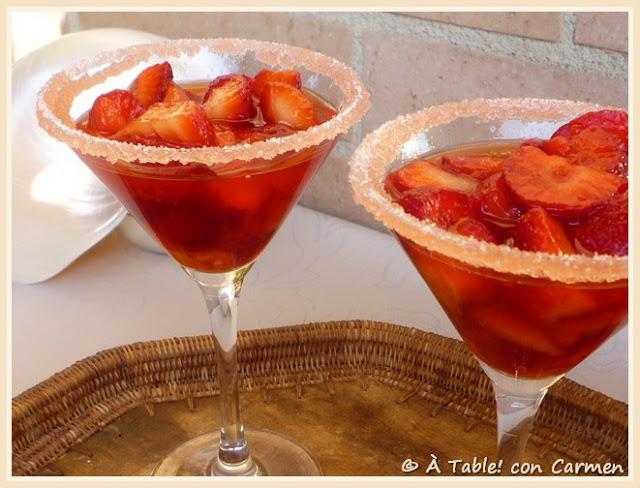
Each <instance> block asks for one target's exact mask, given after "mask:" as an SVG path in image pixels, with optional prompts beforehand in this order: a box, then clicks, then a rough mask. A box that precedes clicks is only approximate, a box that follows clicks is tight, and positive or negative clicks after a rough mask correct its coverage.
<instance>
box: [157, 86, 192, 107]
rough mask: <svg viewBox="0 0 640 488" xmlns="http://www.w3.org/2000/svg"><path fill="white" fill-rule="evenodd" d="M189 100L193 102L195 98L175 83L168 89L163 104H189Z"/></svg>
mask: <svg viewBox="0 0 640 488" xmlns="http://www.w3.org/2000/svg"><path fill="white" fill-rule="evenodd" d="M189 100H193V96H192V95H191V94H190V93H189V92H188V91H187V90H185V89H184V88H182V87H181V86H180V85H176V84H175V83H173V82H171V83H169V86H168V87H167V91H166V92H165V94H164V97H163V99H162V102H163V103H168V104H174V103H181V102H188V101H189Z"/></svg>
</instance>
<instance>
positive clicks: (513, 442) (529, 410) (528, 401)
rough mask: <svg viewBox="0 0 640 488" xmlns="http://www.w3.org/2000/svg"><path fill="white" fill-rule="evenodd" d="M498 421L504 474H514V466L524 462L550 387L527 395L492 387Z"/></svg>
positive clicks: (499, 454) (499, 452)
mask: <svg viewBox="0 0 640 488" xmlns="http://www.w3.org/2000/svg"><path fill="white" fill-rule="evenodd" d="M493 389H494V393H495V398H496V413H497V420H498V459H499V460H502V462H503V465H502V471H501V473H502V474H503V475H510V474H517V473H512V467H513V465H514V464H515V463H520V462H522V460H523V456H524V450H525V447H526V445H527V441H528V440H529V434H530V433H531V428H532V427H533V421H534V419H535V417H536V413H537V412H538V408H539V407H540V404H541V403H542V400H543V399H544V396H545V395H546V393H547V388H543V389H541V390H538V391H535V392H527V393H525V394H513V393H512V392H509V391H505V390H502V389H501V388H500V387H499V386H498V385H496V383H494V384H493Z"/></svg>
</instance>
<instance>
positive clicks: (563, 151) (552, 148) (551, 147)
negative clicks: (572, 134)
mask: <svg viewBox="0 0 640 488" xmlns="http://www.w3.org/2000/svg"><path fill="white" fill-rule="evenodd" d="M536 147H538V149H542V150H543V151H544V152H546V153H547V154H552V155H554V156H562V157H563V158H564V157H566V156H567V155H568V154H569V153H570V152H571V142H570V139H569V138H567V137H565V136H554V137H552V138H551V139H549V140H547V141H542V142H541V144H540V145H539V146H536Z"/></svg>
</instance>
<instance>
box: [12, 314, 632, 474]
mask: <svg viewBox="0 0 640 488" xmlns="http://www.w3.org/2000/svg"><path fill="white" fill-rule="evenodd" d="M358 341H359V342H358ZM238 344H239V356H240V358H239V359H240V363H241V378H242V380H241V391H253V390H256V389H261V390H264V391H265V392H266V391H268V390H269V389H271V388H276V389H279V388H289V387H298V385H300V386H302V385H305V384H318V383H325V382H341V381H353V380H357V379H364V380H365V381H369V380H375V381H380V382H382V383H383V384H386V385H388V386H391V387H393V388H395V389H398V390H401V391H405V392H406V394H405V395H404V396H406V397H407V398H408V397H410V396H413V395H418V396H420V397H422V398H426V399H428V400H431V401H434V402H436V403H438V404H440V405H441V406H442V407H443V408H450V409H452V410H454V411H456V412H457V413H458V414H461V415H463V416H465V417H469V418H470V419H472V418H473V419H476V420H479V421H484V422H488V423H490V424H495V412H494V409H493V405H486V400H487V398H486V389H487V387H488V385H489V380H488V378H487V377H486V376H485V375H484V373H483V372H482V370H481V369H480V367H479V366H478V364H477V362H476V360H475V358H474V357H473V355H472V354H471V353H470V352H469V351H468V350H467V348H466V346H465V345H464V343H462V342H461V341H458V340H456V339H453V338H449V337H444V336H441V335H439V334H436V333H433V332H428V331H424V330H421V329H416V328H413V327H406V326H402V325H397V324H390V323H385V322H378V321H368V320H350V321H331V322H315V323H308V324H301V325H289V326H284V327H274V328H268V329H255V330H243V331H239V336H238ZM345 344H346V346H345ZM349 344H351V345H352V346H353V344H355V346H354V348H355V351H356V354H355V355H356V356H358V357H356V358H355V359H354V358H351V359H350V360H349V361H345V362H343V363H342V364H341V367H339V368H333V369H331V368H328V369H327V368H325V367H323V365H318V364H315V365H307V366H309V368H308V371H298V373H299V374H297V376H296V375H293V376H292V375H290V377H288V376H287V375H286V374H284V375H276V376H275V377H274V376H273V374H272V375H271V376H268V375H263V376H260V375H259V374H253V375H248V372H250V370H251V365H254V364H260V363H259V361H256V358H257V359H260V357H267V356H268V353H269V351H273V350H276V353H280V354H281V355H282V353H283V351H284V353H285V356H286V353H287V352H290V351H294V352H296V351H297V352H298V354H301V353H304V352H305V351H307V352H308V351H310V350H311V349H313V348H314V347H315V348H320V350H321V352H326V353H327V354H328V355H329V356H327V357H335V355H336V351H338V353H337V354H338V355H339V354H341V353H342V354H343V353H344V351H342V348H343V346H344V347H347V346H348V345H349ZM434 345H437V348H439V349H443V351H444V352H443V353H442V354H439V352H440V351H439V349H438V350H437V351H436V348H434ZM323 347H324V349H323ZM305 348H306V349H305ZM325 349H326V350H325ZM341 351H342V352H341ZM381 351H382V352H383V353H384V354H383V358H382V362H376V361H375V359H376V357H377V356H376V355H377V354H379V353H380V352H381ZM316 352H317V351H316ZM185 354H186V356H185ZM194 354H195V355H196V357H198V356H197V355H198V354H200V355H201V356H204V357H207V356H210V359H211V361H213V342H212V338H211V336H210V335H201V336H185V337H173V338H167V339H159V340H153V341H139V342H135V343H131V344H126V345H123V346H117V347H113V348H109V349H106V350H103V351H100V352H98V353H96V354H94V355H92V356H88V357H87V358H84V359H82V360H80V361H76V362H75V363H73V364H72V365H70V366H68V367H67V368H65V369H63V370H61V371H59V372H57V373H55V374H54V375H52V376H51V377H50V378H48V379H46V380H44V381H42V382H40V383H38V384H37V385H34V386H32V387H31V388H29V389H27V390H25V391H24V392H22V393H20V394H18V395H16V396H15V397H14V398H13V399H12V437H11V439H12V446H13V449H12V451H13V452H12V462H13V470H14V475H30V474H34V473H36V472H37V471H38V470H39V469H41V468H43V467H44V466H46V465H47V464H48V463H50V462H51V461H53V460H55V459H57V458H58V457H60V456H61V455H62V454H64V453H65V452H67V451H68V450H69V449H70V448H71V447H72V446H74V445H76V444H79V443H81V442H82V441H84V440H86V439H87V438H88V437H90V436H91V435H93V434H94V433H96V432H98V431H100V430H102V429H103V428H104V427H106V426H107V425H108V424H109V423H110V422H112V421H113V420H115V419H117V418H118V417H119V416H120V415H123V414H124V413H126V412H127V411H129V410H131V409H132V408H135V407H137V406H139V405H145V406H146V407H147V409H152V408H153V406H152V405H153V403H161V402H165V401H174V400H184V399H187V401H189V399H190V398H191V399H193V398H195V397H203V396H211V395H215V394H216V393H217V385H216V381H215V371H213V372H212V376H213V377H209V378H205V379H203V380H202V381H196V382H191V383H186V384H184V383H182V384H181V383H175V382H174V383H173V384H171V383H164V384H156V385H152V386H151V385H149V384H142V385H138V384H136V383H135V380H136V379H137V377H136V376H135V374H136V371H134V370H136V368H137V367H142V368H143V369H144V367H145V365H147V366H148V362H149V361H151V362H153V361H156V362H157V361H158V357H159V356H160V357H162V356H163V355H164V360H165V361H169V362H171V361H176V358H178V360H179V359H180V358H183V357H187V358H189V357H192V356H193V355H194ZM265 354H267V356H265ZM331 354H334V356H331ZM261 355H262V356H261ZM406 356H410V359H411V360H410V361H409V363H408V364H409V365H410V366H415V367H418V366H424V362H425V357H427V356H428V358H429V359H430V360H431V361H432V364H431V366H432V367H433V368H436V369H437V368H438V367H440V368H442V367H445V366H446V365H445V366H443V364H445V363H447V362H450V361H453V362H454V364H453V366H455V368H454V369H451V370H449V373H450V375H449V377H448V378H449V379H451V378H453V377H454V376H455V375H462V377H467V378H468V377H469V375H471V376H474V375H478V374H479V375H481V376H478V377H476V378H475V379H476V380H477V385H476V390H477V391H475V393H476V397H475V398H473V395H471V396H469V392H466V393H465V394H462V393H461V392H459V391H458V392H456V391H455V385H454V386H453V387H451V385H449V390H448V391H447V387H446V386H445V387H443V386H442V385H438V384H435V385H434V384H427V383H425V382H424V381H422V380H421V379H420V377H419V375H414V377H411V376H410V375H407V374H406V373H405V372H403V370H402V367H403V365H404V363H402V364H400V366H398V365H397V364H396V363H394V359H395V360H398V358H399V359H400V360H403V359H405V357H406ZM283 357H284V356H283ZM371 357H373V359H374V361H370V360H371ZM294 359H295V357H294ZM325 359H326V358H325V357H324V356H323V355H320V360H321V362H324V361H325ZM342 359H344V358H342ZM247 360H251V361H247ZM287 360H289V359H287ZM385 361H387V364H385ZM417 361H421V364H419V365H418V364H417ZM285 363H286V361H285ZM434 364H436V365H435V366H434ZM141 365H142V366H141ZM394 365H395V366H394ZM285 366H286V364H285ZM324 366H326V365H324ZM298 367H299V365H298ZM314 368H315V369H314ZM213 370H215V368H213ZM454 370H455V371H454ZM114 372H115V373H114ZM305 373H306V374H305ZM110 374H111V376H113V375H114V374H115V376H116V378H115V379H116V381H115V385H116V387H114V389H117V386H118V385H119V387H120V391H119V392H118V393H117V394H116V395H115V396H112V397H111V398H107V399H106V400H103V401H100V402H97V403H91V402H89V404H88V405H89V406H88V407H87V409H86V410H85V411H82V412H80V414H78V415H75V416H70V417H69V419H68V420H70V422H71V424H70V425H68V426H67V425H66V423H64V422H63V424H62V426H58V427H57V428H56V427H54V428H53V429H49V430H48V431H47V430H46V429H45V431H44V435H42V436H40V437H38V438H35V439H32V442H31V443H28V442H27V443H26V444H27V445H26V446H24V445H22V446H21V445H19V444H20V443H16V440H15V438H14V433H15V431H16V429H17V427H16V423H17V424H20V422H22V421H25V419H29V415H31V416H33V415H36V417H37V414H38V411H39V410H40V409H42V408H45V409H46V407H47V406H50V405H51V404H53V403H54V402H55V401H56V399H57V398H60V397H61V398H62V402H63V403H64V401H65V400H64V399H65V395H67V396H69V392H71V391H73V390H72V388H73V387H75V388H79V389H82V388H83V387H85V386H86V384H88V383H90V382H92V381H94V380H95V379H96V378H98V379H101V378H103V376H101V375H106V377H109V375H110ZM96 375H97V376H96ZM474 377H475V376H474ZM269 378H270V379H271V380H272V381H268V380H269ZM274 378H275V381H273V380H274ZM454 379H455V378H454ZM94 383H95V381H94ZM464 387H466V385H465V386H464ZM458 388H459V386H458ZM489 388H490V387H489ZM94 393H95V392H94ZM483 394H484V396H483ZM98 396H99V392H98ZM491 400H492V397H491ZM67 401H69V400H67ZM483 402H484V403H485V404H484V405H483ZM550 405H551V406H550ZM563 405H564V406H565V407H570V408H571V409H573V410H572V411H571V412H570V413H572V414H576V412H583V414H585V415H587V416H589V417H590V418H593V417H597V418H598V419H600V421H601V422H604V423H605V424H611V425H612V426H613V427H611V428H614V427H615V428H616V429H618V430H621V429H624V430H625V431H626V442H625V439H622V440H620V439H619V440H618V443H624V445H625V446H626V448H625V449H624V451H625V452H624V453H622V458H621V459H620V460H619V461H621V462H623V463H624V464H627V462H628V406H627V404H626V403H624V402H621V401H619V400H615V399H613V398H610V397H608V396H606V395H604V394H603V393H600V392H598V391H595V390H592V389H590V388H588V387H585V386H583V385H580V384H578V383H576V382H574V381H572V380H569V379H566V378H563V379H562V380H560V381H559V382H558V383H557V384H556V385H554V386H553V387H552V388H551V389H550V391H549V394H548V395H547V398H546V400H545V402H544V403H543V407H542V408H541V412H540V414H539V416H538V419H537V422H536V423H537V428H536V430H535V432H534V434H533V436H532V437H533V440H534V441H536V440H537V441H538V442H541V443H543V444H551V445H552V446H553V448H554V449H556V450H559V451H560V452H563V450H564V451H565V452H566V451H567V449H569V448H573V449H575V450H576V451H577V452H578V453H580V451H582V454H584V455H585V456H586V457H588V456H589V450H590V449H591V450H593V449H594V448H591V447H590V446H589V445H583V444H584V443H582V444H580V442H579V439H575V440H568V439H566V434H562V433H560V434H559V433H558V432H555V431H554V430H553V429H549V428H547V427H546V424H545V422H548V421H552V422H553V421H555V420H554V419H549V418H546V419H545V416H546V417H549V416H550V415H551V416H552V415H553V414H554V409H555V410H558V408H561V407H562V406H563ZM560 411H561V412H562V409H561V410H560ZM556 413H557V412H556ZM568 421H569V422H571V421H575V415H573V417H571V418H569V419H568ZM538 424H542V425H538ZM65 427H66V428H65ZM601 437H603V438H604V437H606V436H604V435H602V436H601ZM619 437H620V436H619ZM22 444H25V443H24V442H23V443H22ZM42 446H45V447H44V452H43V447H42ZM609 447H611V449H614V448H615V447H616V446H615V445H611V446H609ZM591 454H592V455H593V453H591ZM572 455H573V456H576V453H575V452H573V453H572ZM600 458H601V459H603V460H609V457H608V456H606V455H605V454H601V456H600Z"/></svg>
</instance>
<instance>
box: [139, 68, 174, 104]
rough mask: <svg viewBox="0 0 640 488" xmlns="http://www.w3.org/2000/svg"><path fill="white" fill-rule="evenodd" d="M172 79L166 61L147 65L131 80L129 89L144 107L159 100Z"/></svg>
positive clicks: (170, 70) (171, 73) (171, 72)
mask: <svg viewBox="0 0 640 488" xmlns="http://www.w3.org/2000/svg"><path fill="white" fill-rule="evenodd" d="M172 81H173V71H172V69H171V65H170V64H169V63H167V62H166V61H165V62H164V63H160V64H154V65H153V66H149V67H148V68H147V69H145V70H144V71H143V72H142V73H140V74H139V75H138V77H137V78H136V79H135V80H134V81H133V84H132V85H131V91H132V92H133V94H134V95H135V96H136V97H138V100H140V103H141V104H142V106H143V107H144V108H147V107H149V106H150V105H152V104H154V103H156V102H160V101H161V100H162V99H163V98H164V95H165V93H166V91H167V88H168V87H169V85H170V84H171V82H172Z"/></svg>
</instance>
